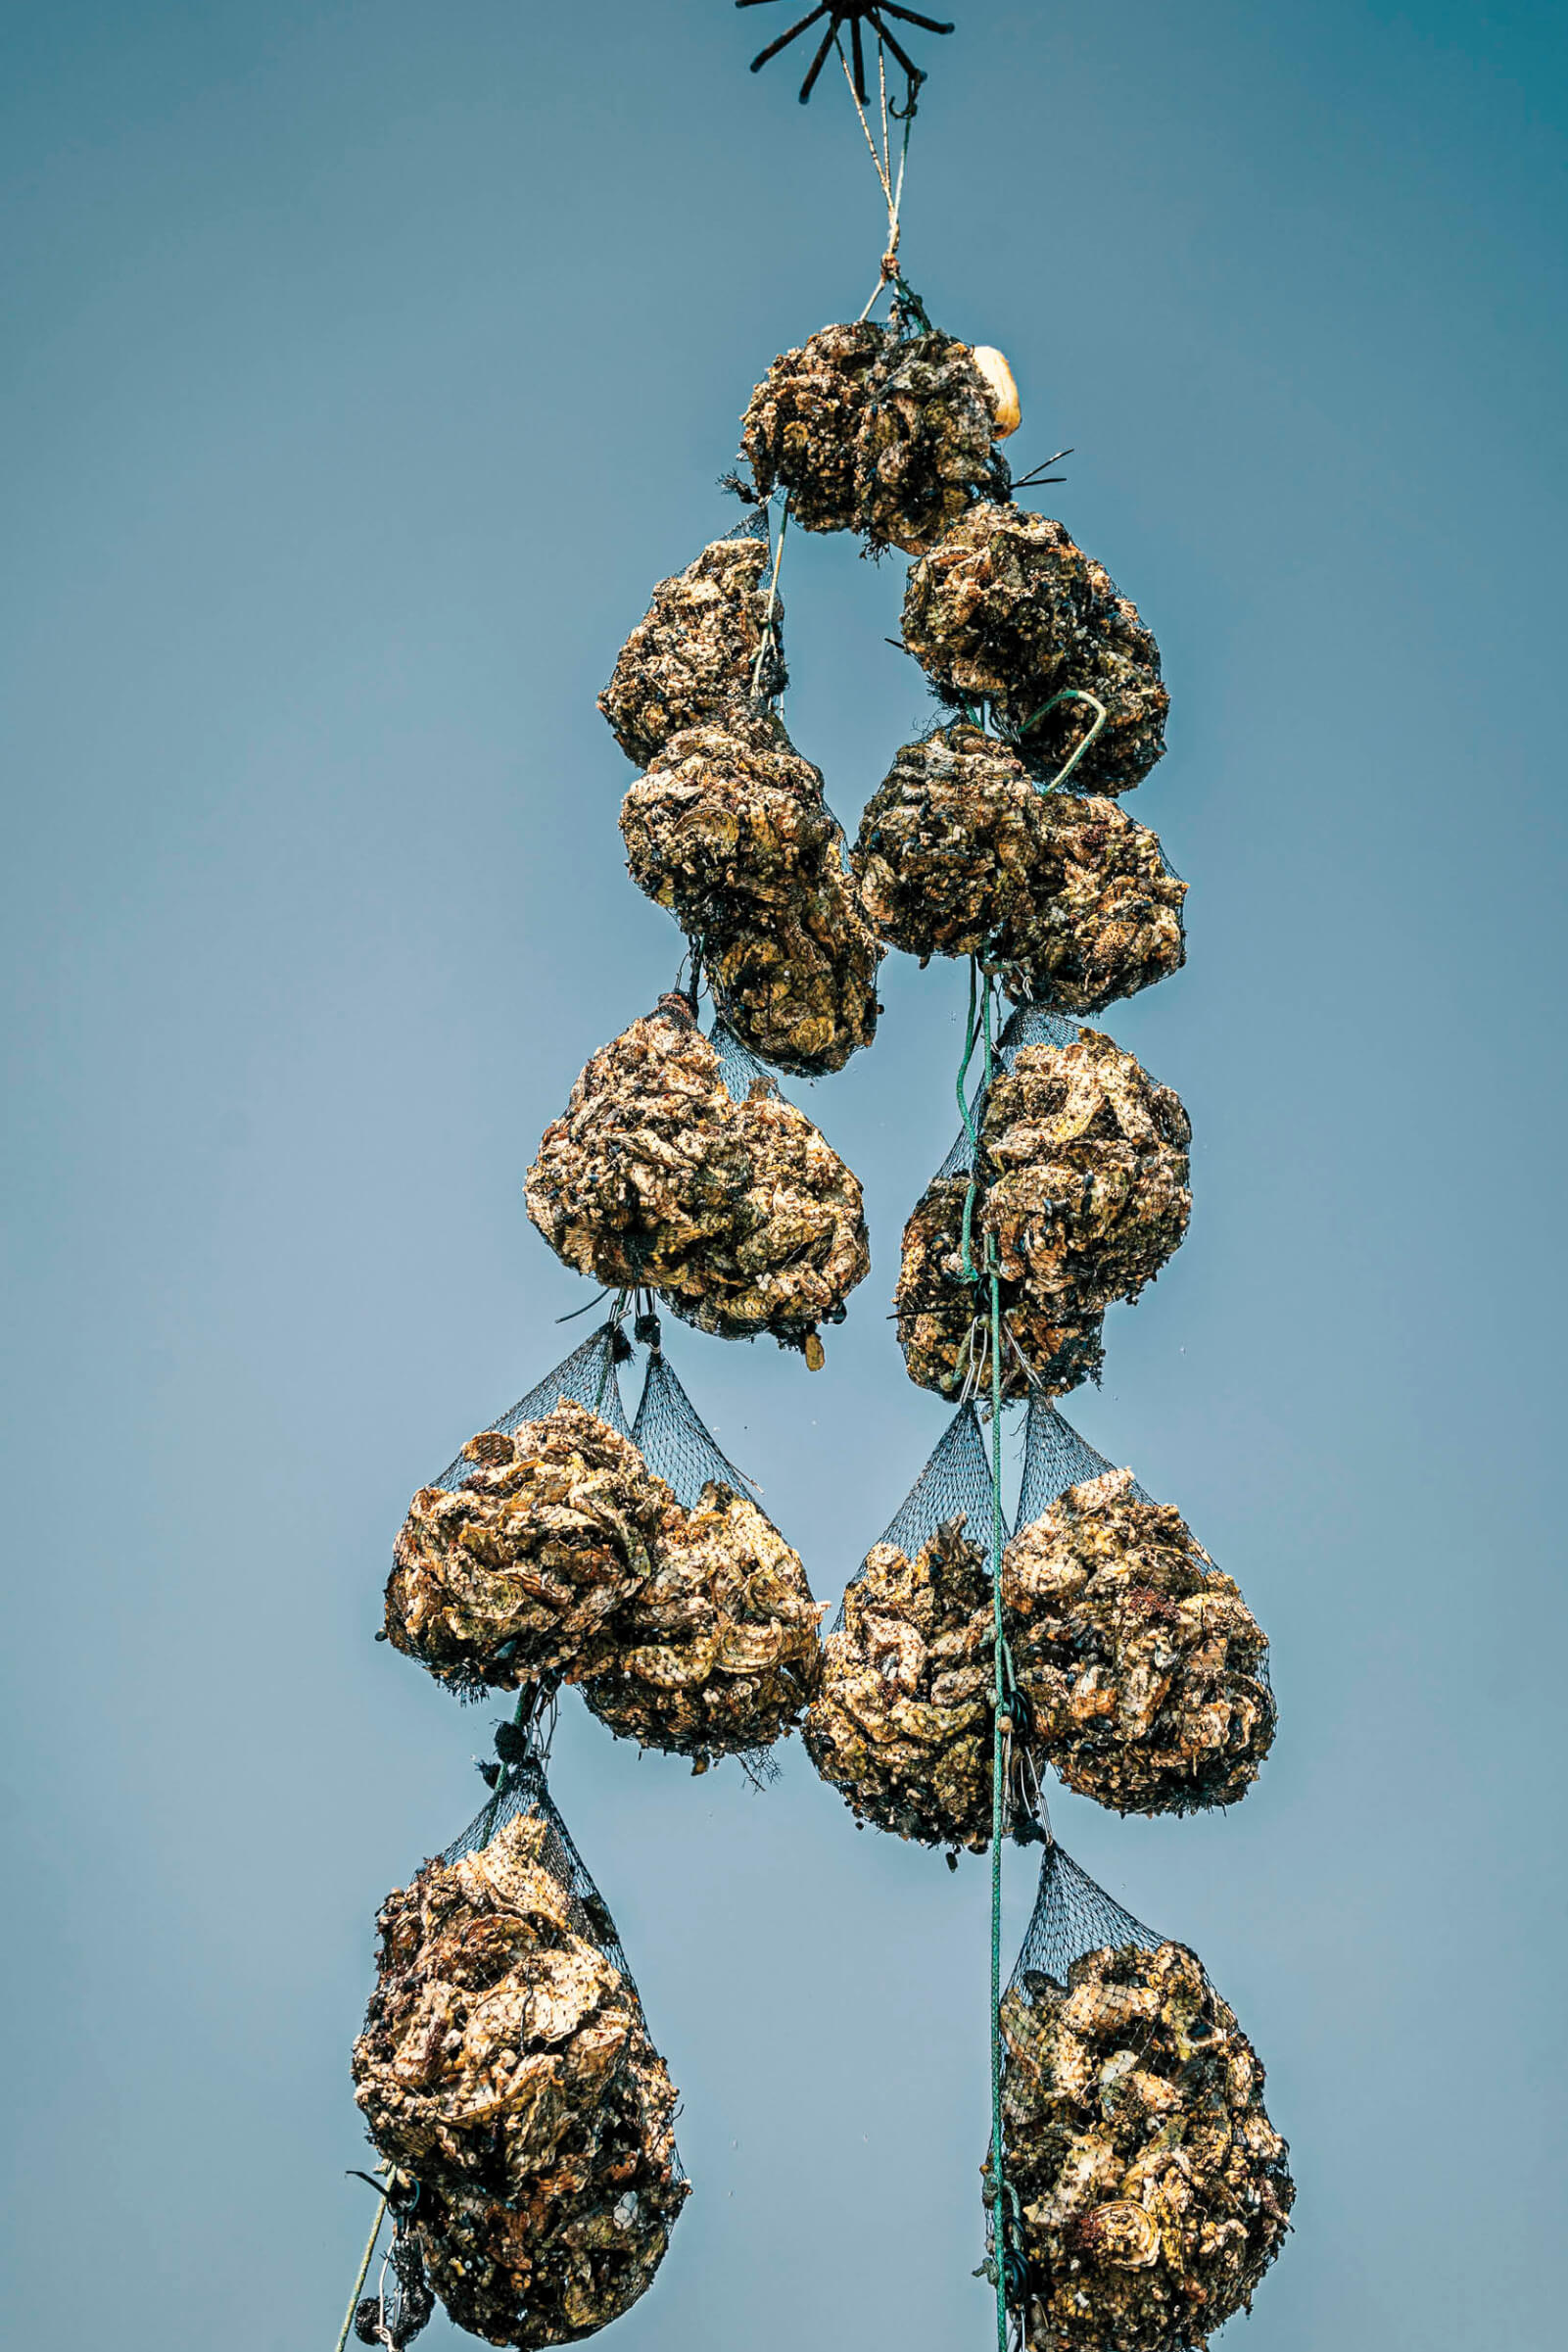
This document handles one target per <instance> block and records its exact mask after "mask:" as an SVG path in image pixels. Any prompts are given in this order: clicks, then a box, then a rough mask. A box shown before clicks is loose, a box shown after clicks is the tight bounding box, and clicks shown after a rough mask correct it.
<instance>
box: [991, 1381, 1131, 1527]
mask: <svg viewBox="0 0 1568 2352" xmlns="http://www.w3.org/2000/svg"><path fill="white" fill-rule="evenodd" d="M1114 1466H1115V1465H1114V1464H1111V1463H1109V1462H1107V1460H1106V1458H1105V1456H1104V1455H1103V1454H1097V1453H1096V1452H1095V1450H1094V1448H1093V1446H1091V1445H1090V1444H1089V1442H1088V1440H1087V1439H1086V1438H1082V1437H1080V1436H1079V1435H1078V1433H1077V1431H1076V1429H1074V1428H1073V1426H1072V1424H1071V1423H1070V1421H1066V1420H1064V1419H1063V1417H1062V1416H1061V1414H1060V1413H1058V1411H1057V1409H1056V1407H1055V1406H1054V1405H1053V1404H1052V1403H1051V1401H1050V1399H1049V1398H1048V1397H1041V1396H1031V1397H1030V1399H1029V1414H1028V1419H1027V1421H1026V1423H1025V1425H1024V1435H1023V1484H1022V1488H1021V1489H1020V1492H1019V1508H1018V1517H1017V1519H1016V1521H1015V1527H1016V1528H1018V1529H1022V1528H1024V1527H1028V1526H1031V1525H1032V1524H1033V1522H1034V1521H1035V1520H1036V1519H1038V1518H1043V1517H1044V1515H1045V1513H1046V1512H1048V1511H1049V1510H1050V1508H1051V1506H1052V1504H1053V1503H1054V1502H1056V1500H1057V1498H1058V1497H1059V1496H1060V1495H1065V1494H1066V1493H1067V1491H1068V1488H1069V1486H1081V1485H1082V1484H1083V1482H1084V1480H1085V1479H1088V1478H1101V1477H1104V1475H1105V1473H1106V1471H1107V1470H1109V1469H1111V1468H1113V1467H1114ZM1131 1492H1132V1494H1133V1496H1134V1497H1135V1498H1136V1500H1137V1501H1138V1502H1140V1503H1150V1502H1152V1501H1153V1500H1154V1498H1153V1496H1152V1495H1148V1494H1145V1492H1144V1490H1143V1488H1142V1487H1141V1486H1140V1485H1139V1484H1138V1482H1137V1480H1136V1479H1134V1480H1133V1483H1132V1487H1131Z"/></svg>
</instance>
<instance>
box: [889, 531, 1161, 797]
mask: <svg viewBox="0 0 1568 2352" xmlns="http://www.w3.org/2000/svg"><path fill="white" fill-rule="evenodd" d="M903 643H904V646H905V648H906V649H907V650H908V651H909V652H911V653H913V654H914V656H915V659H916V660H917V661H918V662H919V663H920V665H921V667H922V669H923V670H924V671H925V672H926V675H927V678H928V679H929V681H930V684H931V687H932V690H933V692H934V693H935V694H936V695H937V696H938V697H939V699H940V700H942V701H944V702H946V703H947V704H948V705H949V706H950V707H951V708H953V709H954V710H959V711H970V712H973V711H974V709H976V708H977V707H978V706H979V705H980V704H982V703H983V704H986V705H988V706H989V709H990V713H991V718H992V721H993V723H994V724H995V726H996V727H997V729H998V730H999V732H1000V733H1001V734H1003V735H1004V736H1006V737H1007V739H1008V741H1009V742H1010V743H1011V744H1013V745H1014V747H1015V748H1016V749H1017V751H1018V753H1019V756H1020V757H1021V759H1022V760H1023V762H1024V763H1025V764H1026V766H1027V767H1028V768H1029V769H1030V771H1031V772H1032V773H1033V774H1035V775H1037V776H1040V777H1043V778H1054V777H1057V776H1059V775H1061V774H1062V773H1063V771H1064V770H1066V769H1067V768H1068V766H1069V762H1070V763H1072V767H1071V774H1072V783H1073V787H1074V789H1075V790H1076V791H1078V792H1097V793H1103V794H1107V795H1110V796H1112V797H1115V796H1116V795H1117V793H1120V792H1131V791H1132V789H1133V788H1134V786H1135V785H1138V784H1141V783H1142V781H1143V779H1144V778H1145V777H1146V776H1147V775H1148V773H1149V771H1150V769H1151V768H1152V767H1153V766H1154V765H1155V763H1156V761H1157V760H1158V759H1160V757H1161V756H1162V754H1163V753H1164V747H1165V738H1164V728H1165V714H1166V712H1167V711H1168V709H1169V706H1170V696H1169V695H1168V694H1167V693H1166V692H1165V688H1164V684H1163V682H1162V680H1161V675H1160V648H1158V646H1157V645H1156V644H1155V641H1154V639H1153V637H1152V636H1151V635H1150V633H1149V631H1148V629H1147V628H1146V627H1145V626H1144V624H1143V622H1142V621H1141V620H1140V618H1139V616H1138V613H1137V610H1136V608H1135V607H1134V606H1133V605H1132V604H1130V603H1129V602H1128V601H1127V600H1126V598H1125V597H1122V596H1119V595H1118V594H1117V589H1116V585H1115V583H1114V582H1113V581H1112V579H1111V578H1110V575H1109V574H1108V573H1107V571H1106V570H1105V567H1104V565H1103V564H1100V563H1097V562H1096V561H1095V559H1094V557H1093V556H1092V555H1086V554H1085V553H1084V552H1083V551H1082V549H1081V548H1079V547H1078V546H1077V545H1076V544H1075V543H1074V541H1073V540H1072V539H1071V538H1070V536H1069V533H1068V532H1067V531H1066V530H1064V528H1063V526H1062V525H1061V524H1060V523H1058V522H1052V521H1050V520H1049V519H1048V518H1047V517H1046V516H1045V515H1043V514H1030V513H1028V512H1026V511H1025V510H1024V509H1023V508H1022V507H1021V506H1017V505H1013V504H1004V503H1002V502H1000V501H996V500H982V501H980V502H979V503H977V504H973V505H971V506H969V507H967V509H966V510H965V511H964V513H963V514H962V515H960V516H959V518H958V519H957V520H956V521H955V522H954V523H953V524H952V526H951V528H950V529H948V530H947V531H946V532H944V533H943V535H942V537H941V538H940V539H939V540H938V541H937V542H936V544H935V545H934V546H933V547H930V548H929V549H928V551H927V552H925V553H923V554H922V556H921V558H920V560H919V562H918V563H916V564H915V565H914V566H913V567H912V569H911V571H910V575H909V587H908V589H907V591H906V593H905V597H904V617H903ZM1096 704H1098V705H1099V706H1100V709H1101V710H1103V712H1104V714H1105V715H1104V718H1103V720H1101V719H1099V718H1098V717H1097V716H1096V711H1095V705H1096ZM1091 735H1092V737H1093V741H1092V742H1091V741H1090V740H1089V739H1090V737H1091ZM1080 754H1081V756H1078V755H1080Z"/></svg>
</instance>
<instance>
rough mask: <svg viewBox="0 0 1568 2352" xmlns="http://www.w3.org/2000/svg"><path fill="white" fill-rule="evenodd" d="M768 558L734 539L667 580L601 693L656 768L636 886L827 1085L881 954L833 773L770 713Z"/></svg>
mask: <svg viewBox="0 0 1568 2352" xmlns="http://www.w3.org/2000/svg"><path fill="white" fill-rule="evenodd" d="M767 560H768V549H767V545H766V543H765V542H764V541H760V540H757V539H738V540H737V539H722V540H718V541H716V542H715V543H714V545H713V546H711V547H708V548H704V550H703V551H702V553H701V554H700V555H699V556H698V557H697V559H696V561H695V562H694V563H692V564H691V565H689V567H688V569H687V570H686V571H685V572H683V573H681V574H680V575H679V576H678V577H677V578H675V579H673V580H664V581H661V582H660V583H659V586H658V587H657V588H656V589H655V590H654V594H653V602H652V604H651V606H650V607H649V609H648V612H647V615H646V617H645V618H644V619H643V620H642V621H641V622H640V623H639V625H638V627H637V628H636V629H635V630H634V631H633V633H632V636H631V637H630V639H629V640H628V641H627V644H626V645H625V647H624V648H622V651H621V655H620V658H619V660H618V661H617V663H616V665H615V674H614V677H613V678H612V679H611V681H610V684H609V686H608V687H607V688H606V689H605V691H604V693H603V695H602V696H600V697H599V699H600V706H601V707H602V708H603V710H604V712H605V714H606V716H607V717H608V718H609V720H610V723H611V725H612V726H613V727H614V728H615V732H616V735H617V737H618V739H619V741H620V743H621V744H622V747H623V748H624V749H625V750H626V751H627V752H628V753H629V754H630V756H631V757H633V758H635V759H636V760H638V762H639V764H640V765H641V766H642V767H643V769H644V771H645V772H644V773H643V775H642V776H641V778H640V779H639V781H638V782H637V783H636V784H635V785H633V787H632V789H631V791H630V792H628V793H627V795H626V799H625V802H624V804H623V806H622V809H621V832H622V835H623V837H624V839H625V841H626V848H627V864H628V868H629V870H630V872H631V876H632V879H633V881H634V882H635V883H636V884H637V886H638V888H639V889H641V890H643V891H645V892H646V894H647V896H648V897H650V898H652V899H653V900H654V901H655V902H656V903H657V904H658V905H660V906H664V907H668V908H669V910H670V912H671V913H672V914H673V915H674V916H675V917H676V919H677V921H678V922H679V923H680V924H681V927H682V929H683V930H684V931H685V932H686V933H687V935H688V936H689V938H690V939H691V940H693V941H694V942H695V943H696V944H697V946H698V947H699V949H700V952H701V955H702V958H703V962H704V966H705V969H706V971H707V975H708V981H709V984H710V986H711V987H712V990H713V995H714V1002H715V1004H716V1005H717V1006H718V1008H719V1011H720V1013H721V1014H722V1016H723V1018H724V1020H725V1022H726V1024H727V1025H728V1027H729V1028H730V1029H732V1030H733V1031H734V1032H735V1034H736V1036H737V1037H739V1038H740V1039H741V1041H742V1042H743V1043H744V1044H746V1045H748V1046H749V1047H750V1048H751V1050H752V1052H754V1053H757V1054H760V1055H761V1056H762V1058H763V1059H764V1060H765V1061H769V1062H773V1063H776V1064H777V1065H778V1066H779V1067H780V1068H781V1069H784V1070H792V1071H796V1072H799V1073H801V1074H804V1075H810V1076H815V1075H817V1074H819V1073H821V1072H824V1071H832V1070H841V1069H842V1068H843V1066H844V1064H845V1062H846V1061H847V1060H848V1059H849V1056H850V1055H851V1054H852V1053H853V1052H855V1051H856V1049H857V1048H858V1047H860V1046H862V1045H869V1044H870V1042H871V1040H872V1037H873V1036H874V1034H875V1033H876V1028H877V1015H878V1010H879V1008H878V1003H877V965H878V961H879V956H880V953H881V950H880V948H879V944H878V941H877V938H876V936H875V935H874V933H873V931H872V929H871V927H870V925H869V924H868V923H867V921H866V919H865V916H864V915H863V914H862V912H861V909H860V904H859V901H858V898H857V896H856V893H855V889H854V886H853V884H852V882H851V879H850V876H849V873H848V871H847V860H846V857H845V853H844V838H843V834H842V831H841V829H840V827H839V825H838V822H837V820H836V818H834V817H833V815H832V812H831V811H830V809H829V807H828V804H827V801H826V799H825V797H824V794H823V780H822V775H821V772H820V771H819V770H818V769H817V768H815V767H813V766H812V764H811V762H810V761H809V760H807V759H803V758H802V757H801V756H800V754H799V752H798V751H796V750H795V748H794V746H793V744H791V743H790V741H789V738H788V736H787V734H786V733H785V731H784V722H783V720H782V719H781V718H780V717H779V716H778V715H777V713H776V712H775V711H774V710H773V709H772V708H771V707H770V704H769V699H768V696H770V695H771V694H777V693H778V692H779V691H780V690H781V687H782V684H783V679H784V672H783V662H782V656H780V655H779V654H778V652H777V650H776V648H778V646H779V645H780V644H781V643H782V632H783V623H784V609H783V605H782V602H780V600H778V599H777V597H776V596H775V595H774V594H773V592H772V591H771V590H770V591H764V589H763V588H762V585H761V581H762V574H763V570H764V568H765V566H766V564H767Z"/></svg>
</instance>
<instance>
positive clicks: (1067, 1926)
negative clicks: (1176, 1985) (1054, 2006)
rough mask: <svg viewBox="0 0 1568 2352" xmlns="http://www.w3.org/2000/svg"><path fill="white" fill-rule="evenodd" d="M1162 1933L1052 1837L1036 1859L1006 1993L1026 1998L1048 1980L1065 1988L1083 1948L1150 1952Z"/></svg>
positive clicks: (1041, 1990) (1037, 1991) (1037, 1992)
mask: <svg viewBox="0 0 1568 2352" xmlns="http://www.w3.org/2000/svg"><path fill="white" fill-rule="evenodd" d="M1159 1942H1160V1938H1159V1937H1158V1936H1157V1935H1156V1934H1155V1932H1154V1930H1153V1928H1147V1927H1145V1926H1144V1924H1143V1922H1142V1921H1141V1920H1139V1919H1134V1917H1133V1915H1132V1913H1131V1912H1130V1911H1126V1910H1123V1909H1122V1907H1121V1905H1120V1903H1118V1902H1117V1901H1116V1900H1115V1898H1114V1897H1113V1896H1109V1895H1108V1894H1107V1893H1106V1891H1105V1889H1104V1888H1103V1887H1101V1886H1097V1885H1096V1883H1095V1881H1094V1880H1093V1879H1092V1878H1091V1877H1090V1876H1089V1874H1088V1872H1087V1871H1086V1870H1080V1869H1079V1867H1078V1865H1077V1863H1076V1862H1075V1861H1074V1860H1073V1859H1072V1856H1071V1855H1070V1854H1069V1853H1064V1852H1063V1850H1062V1848H1061V1847H1060V1846H1058V1844H1057V1843H1056V1840H1055V1839H1054V1838H1053V1839H1051V1840H1050V1841H1049V1843H1048V1844H1047V1846H1046V1849H1045V1853H1044V1855H1043V1857H1042V1859H1041V1862H1040V1884H1039V1887H1038V1889H1037V1891H1036V1893H1035V1896H1034V1908H1033V1910H1032V1911H1031V1912H1030V1914H1029V1924H1028V1926H1027V1928H1026V1929H1025V1930H1024V1935H1023V1943H1022V1947H1021V1949H1020V1951H1019V1956H1018V1960H1017V1963H1016V1965H1015V1967H1014V1970H1013V1974H1012V1976H1011V1977H1010V1978H1009V1979H1008V1991H1009V1992H1016V1993H1019V1994H1021V1995H1022V1998H1023V1999H1024V2000H1026V2001H1029V2002H1031V2003H1032V2002H1033V2001H1034V2000H1035V1999H1037V1998H1038V1996H1039V1994H1040V1993H1041V1992H1044V1991H1045V1989H1046V1987H1047V1985H1048V1984H1049V1985H1053V1986H1056V1987H1058V1988H1060V1989H1061V1990H1063V1991H1066V1989H1067V1982H1068V1971H1069V1968H1070V1967H1071V1966H1072V1963H1073V1961H1074V1960H1081V1959H1082V1958H1083V1955H1084V1953H1085V1952H1091V1951H1103V1950H1110V1951H1119V1950H1121V1949H1123V1948H1124V1947H1125V1946H1126V1945H1128V1944H1136V1945H1137V1947H1138V1949H1139V1950H1140V1951H1153V1950H1154V1949H1155V1947H1156V1945H1157V1944H1159Z"/></svg>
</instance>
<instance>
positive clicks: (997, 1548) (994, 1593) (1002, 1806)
mask: <svg viewBox="0 0 1568 2352" xmlns="http://www.w3.org/2000/svg"><path fill="white" fill-rule="evenodd" d="M991 1010H992V984H991V982H990V981H989V980H988V979H987V980H986V981H985V982H984V983H983V984H982V983H981V981H980V977H979V967H978V965H977V964H976V962H975V961H974V958H973V957H971V959H970V1003H969V1020H968V1023H967V1025H966V1033H965V1039H964V1059H963V1061H962V1062H961V1063H960V1064H959V1071H958V1107H959V1110H960V1112H961V1113H962V1114H963V1119H964V1128H965V1132H966V1133H967V1134H968V1136H969V1139H970V1147H971V1160H970V1181H969V1191H968V1193H967V1194H966V1196H965V1201H964V1252H963V1270H964V1276H965V1279H966V1280H967V1281H972V1282H974V1283H975V1284H976V1285H978V1283H979V1282H980V1280H981V1278H982V1275H981V1270H980V1269H979V1268H977V1267H976V1266H975V1264H974V1254H973V1251H972V1247H971V1244H972V1240H973V1235H974V1202H975V1198H976V1195H977V1193H978V1189H979V1159H980V1139H979V1134H978V1132H977V1130H976V1128H975V1125H974V1118H973V1117H972V1115H971V1112H970V1106H969V1101H968V1098H967V1096H966V1094H965V1085H966V1083H967V1080H968V1078H969V1068H970V1064H971V1062H972V1061H973V1060H974V1050H975V1047H976V1046H980V1047H982V1048H983V1058H982V1061H981V1080H980V1091H981V1095H982V1097H983V1095H985V1094H986V1093H988V1092H989V1090H990V1086H991V1081H992V1079H993V1078H994V1076H995V1070H996V1060H995V1050H994V1045H993V1040H992V1035H991ZM983 1278H984V1280H985V1282H986V1284H987V1286H988V1289H989V1294H990V1295H989V1314H988V1318H987V1320H988V1322H989V1326H990V1338H991V1608H992V1623H993V1633H992V1660H991V1666H992V1671H991V1702H992V1704H991V2212H992V2224H991V2267H992V2269H993V2271H994V2273H995V2280H996V2343H997V2352H1007V2191H1006V2186H1005V2183H1004V2179H1003V2162H1002V1832H1003V1825H1004V1819H1005V1814H1006V1797H1007V1790H1006V1781H1005V1777H1004V1765H1005V1749H1006V1734H1005V1733H1004V1731H1003V1728H1002V1727H1003V1724H1004V1722H1005V1721H1006V1720H1007V1694H1008V1691H1009V1689H1010V1687H1011V1684H1012V1659H1011V1656H1010V1654H1009V1651H1008V1646H1007V1634H1006V1631H1005V1628H1004V1626H1003V1622H1002V1550H1003V1539H1004V1535H1005V1528H1004V1524H1003V1518H1002V1275H1001V1269H1000V1267H999V1266H998V1264H997V1255H996V1235H995V1234H994V1233H987V1234H986V1236H985V1263H984V1272H983Z"/></svg>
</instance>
